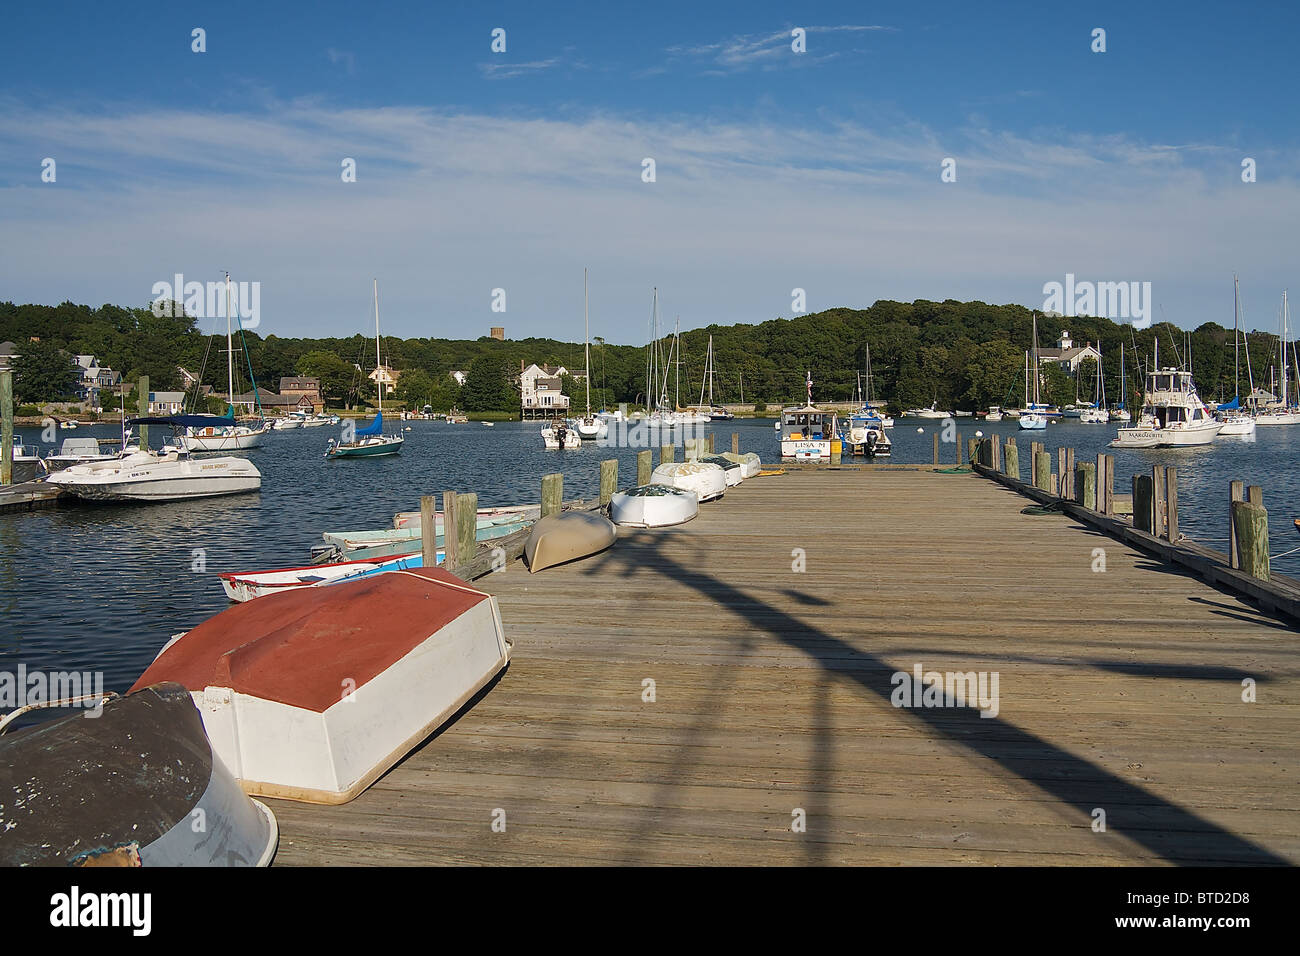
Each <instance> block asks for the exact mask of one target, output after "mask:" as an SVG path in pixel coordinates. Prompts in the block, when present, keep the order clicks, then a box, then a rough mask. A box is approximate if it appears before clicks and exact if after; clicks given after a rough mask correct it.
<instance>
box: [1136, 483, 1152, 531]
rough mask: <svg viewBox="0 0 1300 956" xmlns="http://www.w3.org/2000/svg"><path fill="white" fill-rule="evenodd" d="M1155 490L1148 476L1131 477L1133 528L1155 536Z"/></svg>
mask: <svg viewBox="0 0 1300 956" xmlns="http://www.w3.org/2000/svg"><path fill="white" fill-rule="evenodd" d="M1154 509H1155V489H1154V488H1153V487H1152V482H1151V476H1150V475H1134V476H1133V527H1135V528H1137V529H1138V530H1139V531H1145V532H1146V533H1147V534H1155V531H1154V530H1153V529H1154V528H1155V510H1154Z"/></svg>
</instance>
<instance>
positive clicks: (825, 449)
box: [778, 402, 842, 462]
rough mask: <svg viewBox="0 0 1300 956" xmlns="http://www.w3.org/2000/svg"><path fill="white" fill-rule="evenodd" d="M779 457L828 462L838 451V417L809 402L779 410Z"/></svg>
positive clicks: (839, 442)
mask: <svg viewBox="0 0 1300 956" xmlns="http://www.w3.org/2000/svg"><path fill="white" fill-rule="evenodd" d="M778 425H779V426H780V429H781V435H780V441H781V458H782V459H784V460H790V459H797V458H802V459H806V460H812V461H823V462H829V461H830V460H831V458H832V456H834V455H837V454H839V453H840V452H841V451H842V443H841V439H840V434H839V425H838V418H837V417H836V414H835V412H832V411H825V410H823V409H820V408H818V407H817V406H816V405H813V404H812V403H811V402H809V403H808V404H807V405H802V406H798V407H792V408H784V409H782V410H781V420H780V422H778Z"/></svg>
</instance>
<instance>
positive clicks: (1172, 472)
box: [1165, 465, 1178, 544]
mask: <svg viewBox="0 0 1300 956" xmlns="http://www.w3.org/2000/svg"><path fill="white" fill-rule="evenodd" d="M1165 538H1166V539H1167V540H1168V541H1169V543H1170V544H1177V543H1178V469H1177V468H1175V467H1173V466H1172V465H1168V466H1166V467H1165Z"/></svg>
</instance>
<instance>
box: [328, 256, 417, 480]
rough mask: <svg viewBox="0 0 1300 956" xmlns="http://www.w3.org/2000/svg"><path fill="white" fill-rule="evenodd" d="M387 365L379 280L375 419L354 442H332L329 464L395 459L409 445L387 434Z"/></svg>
mask: <svg viewBox="0 0 1300 956" xmlns="http://www.w3.org/2000/svg"><path fill="white" fill-rule="evenodd" d="M384 377H385V376H384V365H383V361H382V360H381V359H380V356H379V280H378V279H376V280H375V396H376V397H375V400H376V402H377V406H376V410H375V418H374V421H372V422H371V423H370V424H369V425H367V426H366V427H365V428H358V429H355V430H354V431H353V437H352V440H351V441H342V440H340V439H334V438H331V439H330V441H329V445H328V446H327V447H326V449H325V457H326V458H327V459H329V460H330V461H334V460H335V459H338V458H382V457H384V456H385V455H396V454H399V453H400V452H401V450H402V446H403V445H404V444H406V439H405V438H403V437H402V436H401V435H385V434H384Z"/></svg>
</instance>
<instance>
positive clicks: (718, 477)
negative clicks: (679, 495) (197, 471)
mask: <svg viewBox="0 0 1300 956" xmlns="http://www.w3.org/2000/svg"><path fill="white" fill-rule="evenodd" d="M650 482H651V483H652V484H656V485H671V486H672V487H674V488H679V489H681V490H682V491H692V492H694V493H695V496H696V498H697V499H698V500H699V501H700V502H701V503H702V502H705V501H713V500H714V499H715V498H721V497H722V496H723V494H724V493H725V492H726V490H727V476H726V473H725V472H724V471H723V469H722V468H721V466H719V465H715V464H713V463H711V462H701V461H666V462H664V463H663V464H661V465H659V466H658V467H656V468H655V470H654V471H652V472H651V473H650Z"/></svg>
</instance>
